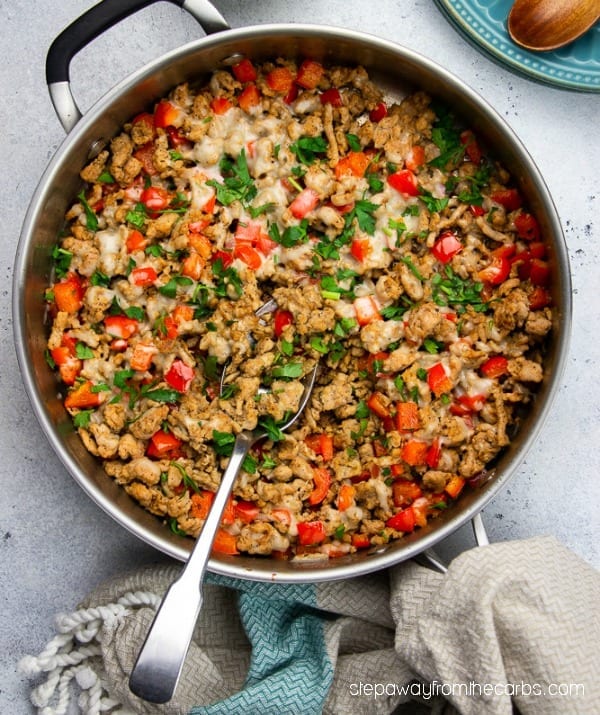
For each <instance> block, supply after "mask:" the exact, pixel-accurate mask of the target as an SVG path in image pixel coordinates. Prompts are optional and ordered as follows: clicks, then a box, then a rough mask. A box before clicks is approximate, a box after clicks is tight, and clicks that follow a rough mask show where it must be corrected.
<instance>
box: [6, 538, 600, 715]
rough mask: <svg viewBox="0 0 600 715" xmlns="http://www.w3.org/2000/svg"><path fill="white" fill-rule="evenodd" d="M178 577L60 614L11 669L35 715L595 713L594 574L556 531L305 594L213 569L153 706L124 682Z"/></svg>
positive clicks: (111, 590) (153, 571)
mask: <svg viewBox="0 0 600 715" xmlns="http://www.w3.org/2000/svg"><path fill="white" fill-rule="evenodd" d="M179 569H180V566H179V565H168V566H158V567H153V568H149V569H144V570H139V571H136V572H134V573H130V574H126V575H124V576H121V577H118V578H115V579H114V580H112V581H110V582H108V583H105V584H103V585H102V586H100V587H99V588H98V589H96V590H95V591H94V592H93V593H91V594H90V595H89V596H88V597H87V598H86V599H85V601H84V602H83V603H81V604H80V605H79V607H78V608H77V609H76V610H75V611H74V612H72V613H68V614H63V615H61V616H59V617H58V618H57V622H56V629H57V635H56V636H55V637H54V638H53V639H52V641H51V642H50V643H48V645H47V647H46V648H45V649H44V651H43V652H42V653H40V654H39V655H38V656H37V657H33V656H25V657H24V658H23V659H22V660H21V663H20V667H21V670H22V671H23V672H24V673H25V674H26V675H27V676H28V677H31V678H35V679H36V683H35V685H34V688H33V690H32V694H31V700H32V702H33V704H34V705H35V706H36V707H37V708H38V712H39V713H40V715H41V714H42V713H43V715H59V714H65V715H66V714H67V713H69V715H70V714H71V713H82V714H83V715H96V714H99V713H101V712H106V713H114V715H117V714H118V715H129V714H131V715H138V714H139V715H143V714H148V715H154V714H164V715H183V714H184V713H189V714H190V715H238V713H239V715H321V714H323V715H388V714H389V713H392V712H395V713H400V712H402V713H407V714H408V715H415V714H416V713H423V712H430V713H442V712H444V713H450V712H452V713H456V712H458V713H463V714H464V715H509V713H512V712H513V710H512V708H513V704H514V705H515V706H516V707H518V709H519V711H520V712H521V713H522V714H523V715H554V714H556V715H563V714H564V713H569V714H570V715H576V714H578V713H581V714H582V715H584V714H585V715H590V714H591V713H599V712H600V689H599V686H598V678H597V672H598V670H600V663H599V662H598V648H597V644H598V642H600V618H599V617H598V615H599V614H598V593H599V592H600V574H598V572H597V571H595V570H594V569H593V568H592V567H591V566H589V565H588V564H586V563H585V562H584V561H583V560H581V559H580V558H578V557H577V556H575V555H574V554H572V553H571V552H570V551H568V550H567V549H565V548H564V547H563V546H561V545H560V544H559V543H558V542H556V541H555V540H554V539H552V538H545V537H540V538H535V539H530V540H527V541H521V542H511V543H507V544H494V545H491V546H486V547H482V548H477V549H473V550H471V551H467V552H465V553H463V554H461V555H460V556H459V557H458V558H456V559H455V560H454V561H453V562H452V563H451V564H450V567H449V569H448V573H447V574H445V575H442V574H439V573H437V572H433V571H430V570H428V569H425V568H423V567H421V566H418V565H417V564H415V563H413V562H407V563H404V564H400V565H399V566H396V567H393V568H392V569H390V570H388V571H385V572H379V573H376V574H371V575H368V576H363V577H359V578H355V579H350V580H345V581H334V582H330V583H318V584H312V585H309V584H306V585H287V584H269V583H254V582H250V581H242V580H233V579H229V578H225V577H222V576H216V575H209V576H208V578H207V583H206V584H205V586H204V604H203V608H202V612H201V614H200V618H199V620H198V624H197V627H196V630H195V633H194V637H193V639H192V644H191V646H190V650H189V652H188V655H187V658H186V662H185V664H184V667H183V671H182V674H181V679H180V682H179V684H178V687H177V690H176V693H175V696H174V698H173V700H171V702H170V703H168V704H167V705H162V706H158V705H153V704H150V703H147V702H145V701H142V700H140V699H138V698H136V697H135V696H134V695H133V694H132V693H131V692H130V691H129V689H128V686H127V681H128V676H129V673H130V671H131V668H132V666H133V663H134V662H135V659H136V657H137V653H138V652H139V649H140V647H141V644H142V642H143V639H144V637H145V634H146V632H147V629H148V627H149V625H150V623H151V621H152V619H153V616H154V613H155V610H156V608H157V606H158V604H159V603H160V599H161V596H162V594H163V593H164V591H165V590H166V588H167V587H168V585H169V584H170V583H171V581H172V580H173V579H174V578H175V576H176V575H177V573H178V572H179ZM552 685H554V686H557V685H561V687H562V690H559V691H558V692H555V691H553V690H552V688H551V686H552ZM555 690H556V689H555ZM76 693H77V694H78V698H77V700H75V697H74V695H75V694H76Z"/></svg>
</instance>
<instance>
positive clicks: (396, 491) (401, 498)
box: [392, 479, 423, 507]
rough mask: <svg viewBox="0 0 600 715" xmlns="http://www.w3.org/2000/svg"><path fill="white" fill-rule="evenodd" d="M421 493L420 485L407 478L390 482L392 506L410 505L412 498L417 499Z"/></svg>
mask: <svg viewBox="0 0 600 715" xmlns="http://www.w3.org/2000/svg"><path fill="white" fill-rule="evenodd" d="M422 494H423V492H422V491H421V487H420V486H419V485H418V484H417V483H416V482H411V481H410V480H408V479H397V480H396V481H395V482H394V483H393V484H392V501H393V502H394V506H397V507H406V506H410V505H411V504H412V503H413V502H414V500H415V499H418V498H419V497H420V496H422Z"/></svg>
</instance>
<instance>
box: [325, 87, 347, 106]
mask: <svg viewBox="0 0 600 715" xmlns="http://www.w3.org/2000/svg"><path fill="white" fill-rule="evenodd" d="M319 99H320V100H321V104H331V106H332V107H342V106H343V104H344V101H343V100H342V95H341V93H340V90H339V89H337V87H331V88H330V89H326V90H325V91H324V92H321V94H320V95H319Z"/></svg>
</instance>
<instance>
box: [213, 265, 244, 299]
mask: <svg viewBox="0 0 600 715" xmlns="http://www.w3.org/2000/svg"><path fill="white" fill-rule="evenodd" d="M212 273H213V277H214V278H215V286H214V291H215V295H217V296H219V298H232V295H231V292H230V288H231V289H232V290H233V293H234V294H235V297H236V298H239V297H240V296H241V295H242V292H243V287H242V279H241V278H240V275H239V273H238V272H237V271H236V269H235V268H233V267H232V266H229V267H227V268H225V267H224V266H223V261H222V260H221V259H220V258H218V259H217V260H216V261H215V262H214V263H213V264H212Z"/></svg>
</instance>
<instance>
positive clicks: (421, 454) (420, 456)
mask: <svg viewBox="0 0 600 715" xmlns="http://www.w3.org/2000/svg"><path fill="white" fill-rule="evenodd" d="M428 449H429V445H428V444H427V442H421V441H420V440H417V439H410V440H408V442H407V443H406V444H404V445H403V446H402V449H401V450H400V456H401V457H402V459H403V460H404V461H405V462H406V463H407V464H410V466H411V467H419V466H421V465H422V464H425V459H426V457H427V450H428Z"/></svg>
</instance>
